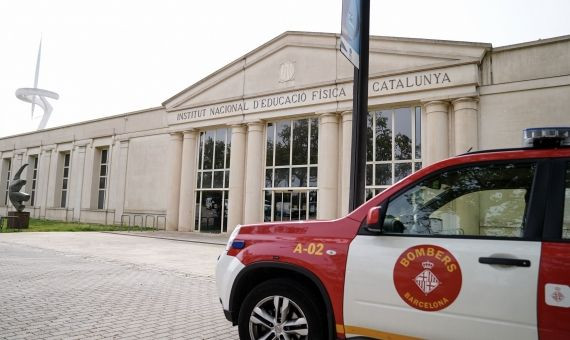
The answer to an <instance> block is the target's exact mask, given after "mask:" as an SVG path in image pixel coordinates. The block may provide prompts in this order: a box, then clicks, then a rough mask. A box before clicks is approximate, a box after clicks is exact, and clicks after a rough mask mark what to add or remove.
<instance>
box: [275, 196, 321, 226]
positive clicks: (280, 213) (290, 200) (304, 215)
mask: <svg viewBox="0 0 570 340" xmlns="http://www.w3.org/2000/svg"><path fill="white" fill-rule="evenodd" d="M316 217H317V192H316V191H315V190H311V191H307V190H304V191H273V192H266V197H265V220H266V221H301V220H307V219H315V218H316Z"/></svg>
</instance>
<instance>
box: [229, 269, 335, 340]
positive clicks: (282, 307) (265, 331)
mask: <svg viewBox="0 0 570 340" xmlns="http://www.w3.org/2000/svg"><path fill="white" fill-rule="evenodd" d="M238 324H239V336H240V339H249V340H258V339H280V340H288V339H296V340H304V339H311V340H313V339H315V340H320V339H323V330H324V322H323V318H322V317H321V316H320V314H319V311H318V308H317V303H316V301H315V299H314V298H313V297H312V296H311V295H310V294H309V293H308V292H307V290H306V289H303V288H300V287H299V283H298V282H295V281H292V280H287V279H273V280H269V281H266V282H264V283H261V284H259V285H258V286H256V287H255V288H253V289H252V291H251V292H250V293H249V294H248V295H247V296H246V297H245V299H244V301H243V303H242V305H241V308H240V311H239V320H238Z"/></svg>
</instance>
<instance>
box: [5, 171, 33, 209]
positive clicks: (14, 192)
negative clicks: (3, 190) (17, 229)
mask: <svg viewBox="0 0 570 340" xmlns="http://www.w3.org/2000/svg"><path fill="white" fill-rule="evenodd" d="M27 166H28V164H24V165H22V167H21V168H20V170H18V172H16V174H15V175H14V178H13V179H12V180H11V181H10V185H9V187H8V196H9V197H10V202H12V205H13V206H14V208H16V210H17V211H18V212H22V211H24V208H25V207H26V206H25V205H24V202H27V201H28V200H29V199H30V195H29V194H26V193H25V192H20V190H21V189H22V187H23V186H24V185H26V180H25V179H20V175H21V174H22V171H24V169H25V168H26V167H27Z"/></svg>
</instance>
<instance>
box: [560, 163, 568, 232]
mask: <svg viewBox="0 0 570 340" xmlns="http://www.w3.org/2000/svg"><path fill="white" fill-rule="evenodd" d="M565 182H566V185H565V188H566V190H564V220H563V222H562V238H563V239H566V240H568V239H570V162H568V164H567V165H566V181H565Z"/></svg>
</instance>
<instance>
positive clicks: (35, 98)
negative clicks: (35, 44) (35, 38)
mask: <svg viewBox="0 0 570 340" xmlns="http://www.w3.org/2000/svg"><path fill="white" fill-rule="evenodd" d="M41 55H42V41H41V40H40V48H39V50H38V59H37V61H36V74H35V77H34V87H33V88H27V87H26V88H21V89H17V90H16V97H18V99H20V100H23V101H25V102H28V103H32V119H33V118H34V108H35V106H36V104H37V105H38V106H39V107H41V108H42V109H43V110H44V114H43V116H42V120H41V121H40V125H39V126H38V130H42V129H44V128H45V127H46V125H47V122H48V120H49V117H50V116H51V112H52V111H53V107H52V106H51V104H50V103H49V102H48V101H47V99H46V98H52V99H56V100H57V99H59V94H57V93H55V92H52V91H48V90H42V89H38V77H39V74H40V58H41Z"/></svg>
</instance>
